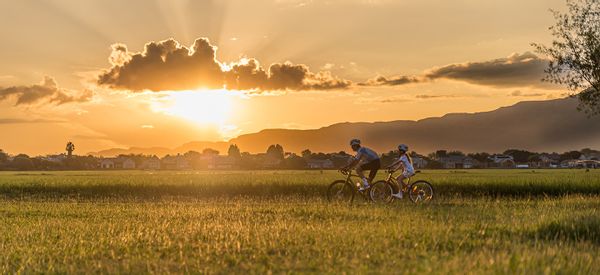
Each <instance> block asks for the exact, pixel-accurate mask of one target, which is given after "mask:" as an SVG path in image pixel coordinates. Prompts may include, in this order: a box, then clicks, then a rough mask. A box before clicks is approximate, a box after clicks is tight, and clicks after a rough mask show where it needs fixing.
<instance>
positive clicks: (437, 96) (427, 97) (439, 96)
mask: <svg viewBox="0 0 600 275" xmlns="http://www.w3.org/2000/svg"><path fill="white" fill-rule="evenodd" d="M456 97H458V96H457V95H428V94H422V95H416V96H415V98H417V99H436V98H456Z"/></svg>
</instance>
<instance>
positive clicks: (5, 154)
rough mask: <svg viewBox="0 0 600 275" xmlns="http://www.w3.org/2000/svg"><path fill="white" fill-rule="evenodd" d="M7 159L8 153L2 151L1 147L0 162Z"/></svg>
mask: <svg viewBox="0 0 600 275" xmlns="http://www.w3.org/2000/svg"><path fill="white" fill-rule="evenodd" d="M7 161H8V154H7V153H4V151H2V149H0V163H5V162H7Z"/></svg>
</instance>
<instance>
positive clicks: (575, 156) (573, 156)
mask: <svg viewBox="0 0 600 275" xmlns="http://www.w3.org/2000/svg"><path fill="white" fill-rule="evenodd" d="M580 157H581V153H580V152H578V151H570V152H565V153H562V154H561V155H560V161H564V160H570V159H578V158H580Z"/></svg>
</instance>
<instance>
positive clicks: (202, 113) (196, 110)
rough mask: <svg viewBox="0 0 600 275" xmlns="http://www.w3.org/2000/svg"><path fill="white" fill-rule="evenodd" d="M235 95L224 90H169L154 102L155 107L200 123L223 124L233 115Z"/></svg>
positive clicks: (157, 109) (156, 109)
mask: <svg viewBox="0 0 600 275" xmlns="http://www.w3.org/2000/svg"><path fill="white" fill-rule="evenodd" d="M233 96H235V95H234V94H233V93H231V92H228V91H223V90H195V91H181V92H169V93H168V94H167V95H166V96H165V97H161V98H160V99H159V100H157V101H156V102H155V103H156V104H153V109H154V110H155V111H160V112H163V113H166V114H169V115H173V116H177V117H181V118H184V119H186V120H190V121H193V122H196V123H198V124H200V125H209V124H210V125H217V126H222V125H225V124H226V123H227V121H228V119H229V118H230V116H231V113H232V110H233Z"/></svg>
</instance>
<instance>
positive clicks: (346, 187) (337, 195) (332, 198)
mask: <svg viewBox="0 0 600 275" xmlns="http://www.w3.org/2000/svg"><path fill="white" fill-rule="evenodd" d="M339 172H340V173H341V174H342V175H344V176H346V179H345V180H336V181H334V182H332V183H331V184H330V185H329V188H327V200H328V201H329V202H337V203H340V202H347V203H352V202H353V201H354V197H355V196H356V195H357V194H358V195H359V196H361V197H362V198H363V199H364V200H365V201H367V202H368V201H370V200H371V198H370V196H369V190H370V188H368V189H366V190H364V191H360V185H361V184H362V179H361V177H360V176H359V175H356V174H352V172H351V171H349V170H339ZM352 178H358V179H359V181H358V183H356V184H355V183H353V182H352Z"/></svg>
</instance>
